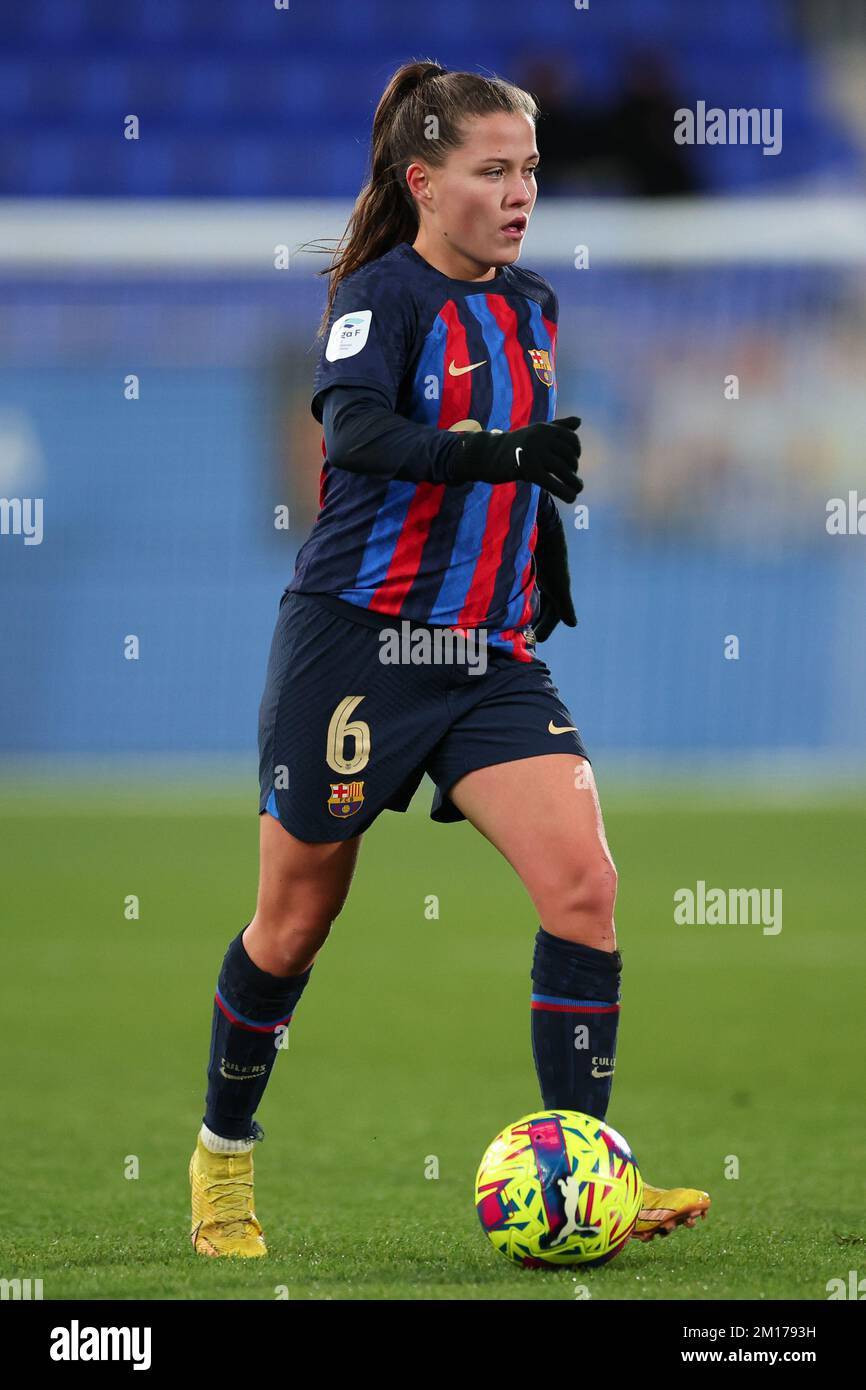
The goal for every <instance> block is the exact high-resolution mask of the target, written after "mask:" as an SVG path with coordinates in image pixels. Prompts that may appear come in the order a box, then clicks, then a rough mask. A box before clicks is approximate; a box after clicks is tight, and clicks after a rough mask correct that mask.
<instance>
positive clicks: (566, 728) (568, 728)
mask: <svg viewBox="0 0 866 1390" xmlns="http://www.w3.org/2000/svg"><path fill="white" fill-rule="evenodd" d="M547 732H548V733H549V734H567V733H569V732H573V733H575V734H576V733H577V729H576V728H575V726H574V724H564V725H563V726H562V728H561V729H558V728H557V727H556V725H555V724H554V722H553V720H552V719H551V721H550V723H549V724H548V726H547Z"/></svg>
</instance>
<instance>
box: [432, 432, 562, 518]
mask: <svg viewBox="0 0 866 1390" xmlns="http://www.w3.org/2000/svg"><path fill="white" fill-rule="evenodd" d="M579 424H580V418H579V416H577V415H569V416H568V417H567V418H566V419H564V420H547V421H544V422H540V423H538V424H535V425H525V426H524V427H523V429H519V430H509V431H507V432H506V433H504V434H492V433H491V432H489V431H488V430H477V431H474V432H473V433H465V434H463V435H462V439H463V448H462V449H461V450H460V451H459V452H457V453H456V457H455V458H454V459H453V460H452V461H451V463H450V469H449V471H450V474H451V481H452V482H455V483H468V482H479V483H513V482H522V483H538V485H539V487H543V488H546V489H547V491H548V492H552V493H553V495H554V497H559V498H561V499H562V501H563V502H573V501H574V499H575V497H576V496H577V494H578V493H579V492H580V491H581V490H582V489H583V480H582V479H581V478H579V477H578V476H577V460H578V459H579V458H580V440H579V439H578V437H577V434H576V430H577V427H578V425H579Z"/></svg>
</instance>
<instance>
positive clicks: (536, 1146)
mask: <svg viewBox="0 0 866 1390" xmlns="http://www.w3.org/2000/svg"><path fill="white" fill-rule="evenodd" d="M642 1197H643V1179H642V1178H641V1175H640V1170H639V1168H638V1166H637V1162H636V1160H635V1157H634V1154H633V1153H632V1151H631V1149H630V1148H629V1146H628V1144H627V1143H626V1141H625V1139H623V1137H622V1135H621V1134H617V1132H616V1130H615V1129H611V1127H610V1125H606V1124H603V1123H602V1121H601V1120H596V1119H594V1118H593V1117H592V1115H583V1114H581V1113H580V1112H579V1111H577V1110H539V1111H537V1112H536V1113H535V1114H532V1115H524V1116H523V1119H522V1120H517V1122H516V1123H515V1124H513V1125H509V1126H508V1128H507V1129H504V1130H503V1131H502V1133H501V1134H497V1136H496V1138H495V1139H494V1140H493V1142H492V1144H490V1146H489V1147H488V1149H487V1152H486V1153H485V1155H484V1157H483V1158H482V1160H481V1165H480V1167H479V1169H478V1174H477V1176H476V1178H475V1206H476V1209H477V1211H478V1215H479V1218H480V1220H481V1225H482V1226H483V1228H484V1230H485V1231H486V1232H487V1235H488V1236H489V1237H490V1239H491V1241H492V1242H493V1244H494V1245H495V1247H496V1249H497V1250H501V1251H502V1253H503V1255H507V1256H508V1258H509V1259H510V1260H514V1261H515V1262H516V1263H517V1264H521V1265H528V1266H531V1267H534V1268H541V1267H544V1266H545V1265H602V1264H605V1263H606V1262H607V1261H608V1260H612V1259H613V1258H614V1256H615V1255H618V1254H619V1252H620V1250H621V1249H622V1248H623V1246H624V1245H625V1243H626V1241H627V1240H628V1238H629V1236H630V1235H631V1232H632V1228H633V1226H634V1224H635V1222H636V1221H637V1218H638V1212H639V1211H640V1207H641V1199H642Z"/></svg>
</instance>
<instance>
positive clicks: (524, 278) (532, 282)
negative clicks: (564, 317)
mask: <svg viewBox="0 0 866 1390" xmlns="http://www.w3.org/2000/svg"><path fill="white" fill-rule="evenodd" d="M508 279H509V281H510V282H512V283H513V284H514V287H515V289H516V290H518V291H519V292H520V293H521V294H524V295H526V297H527V298H528V299H534V300H535V302H536V303H537V304H538V306H539V308H540V309H541V312H542V314H543V315H544V317H545V318H546V319H549V320H550V322H551V323H556V321H557V319H558V318H559V299H558V297H557V294H556V290H555V289H554V288H553V286H552V285H551V283H550V281H549V280H546V279H545V278H544V276H543V275H539V274H538V272H537V271H535V270H529V269H528V267H526V266H522V265H510V266H508Z"/></svg>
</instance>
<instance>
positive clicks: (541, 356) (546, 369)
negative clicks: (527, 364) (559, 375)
mask: <svg viewBox="0 0 866 1390" xmlns="http://www.w3.org/2000/svg"><path fill="white" fill-rule="evenodd" d="M527 351H528V353H529V356H530V360H531V362H532V365H533V367H534V368H535V375H536V376H537V377H538V379H539V381H543V382H544V384H545V386H552V385H553V367H552V366H551V365H550V353H549V352H548V351H547V348H527Z"/></svg>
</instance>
